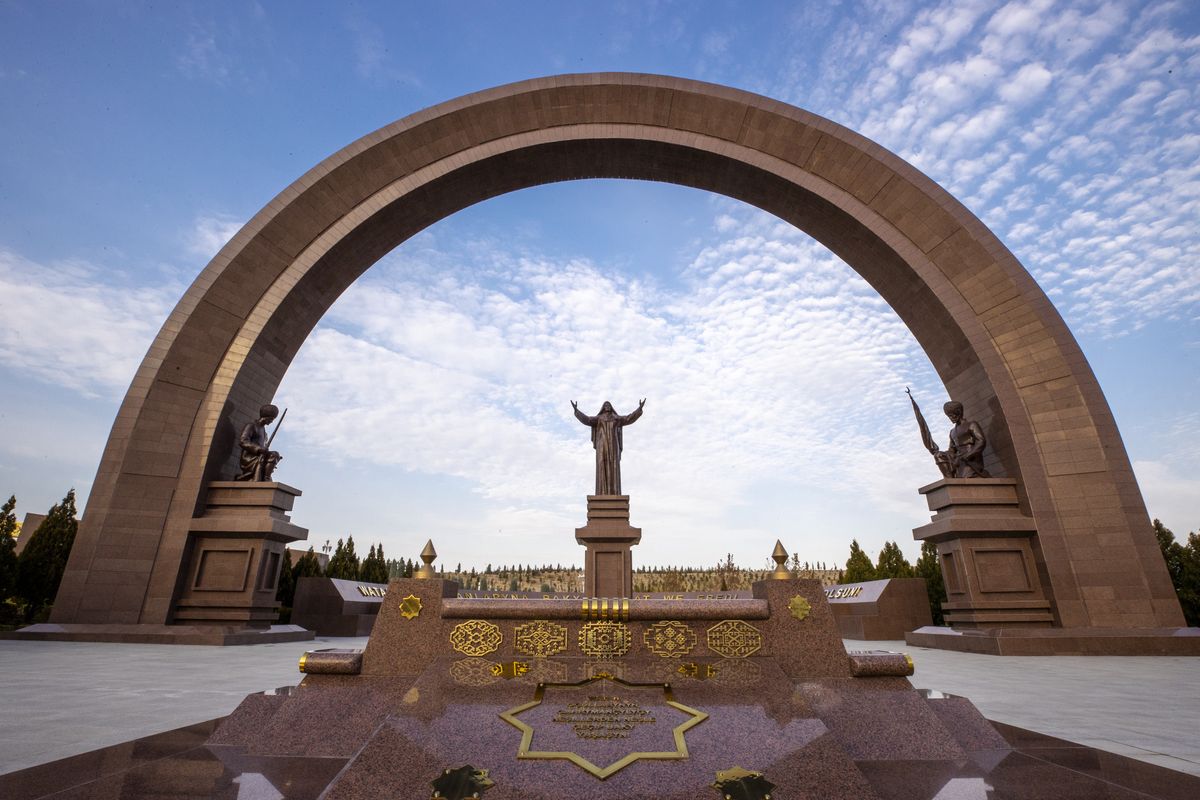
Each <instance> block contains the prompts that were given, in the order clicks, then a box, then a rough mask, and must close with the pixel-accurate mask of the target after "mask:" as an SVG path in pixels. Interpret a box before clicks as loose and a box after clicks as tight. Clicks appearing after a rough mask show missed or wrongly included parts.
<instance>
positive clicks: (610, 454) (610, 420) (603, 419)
mask: <svg viewBox="0 0 1200 800" xmlns="http://www.w3.org/2000/svg"><path fill="white" fill-rule="evenodd" d="M609 408H611V406H609ZM641 415H642V409H641V407H640V406H639V407H638V409H637V410H636V411H634V412H633V413H632V414H626V415H624V416H621V415H620V414H617V413H616V412H615V411H601V412H600V413H599V414H597V415H596V416H594V417H589V416H588V415H587V414H584V413H583V412H582V411H580V410H579V409H578V408H577V409H575V417H576V418H577V419H578V420H579V421H580V422H582V423H583V424H584V425H587V426H588V427H590V428H591V429H592V447H594V448H595V449H596V494H620V493H621V450H622V449H623V448H624V441H623V439H622V436H621V429H622V428H624V427H625V426H626V425H632V424H633V423H634V422H636V421H637V418H638V417H640V416H641Z"/></svg>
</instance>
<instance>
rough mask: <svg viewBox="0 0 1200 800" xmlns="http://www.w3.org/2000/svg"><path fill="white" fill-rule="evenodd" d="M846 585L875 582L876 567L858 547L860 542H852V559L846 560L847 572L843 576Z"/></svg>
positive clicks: (855, 540)
mask: <svg viewBox="0 0 1200 800" xmlns="http://www.w3.org/2000/svg"><path fill="white" fill-rule="evenodd" d="M843 578H844V580H843V582H844V583H861V582H862V581H873V580H875V567H874V566H873V565H872V564H871V559H870V558H869V557H868V556H867V554H866V553H864V552H863V550H862V548H861V547H859V545H858V540H857V539H853V540H851V542H850V557H849V558H847V559H846V571H845V573H844V574H843Z"/></svg>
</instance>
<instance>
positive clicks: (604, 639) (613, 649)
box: [579, 622, 632, 658]
mask: <svg viewBox="0 0 1200 800" xmlns="http://www.w3.org/2000/svg"><path fill="white" fill-rule="evenodd" d="M631 638H632V637H631V636H630V635H629V626H628V625H626V624H625V623H624V622H589V623H587V624H585V625H584V626H583V627H582V628H580V629H579V649H580V650H582V651H583V653H584V655H587V656H591V657H592V658H604V657H606V656H609V657H611V656H623V655H625V654H626V653H628V652H629V645H630V644H631V641H630V640H631Z"/></svg>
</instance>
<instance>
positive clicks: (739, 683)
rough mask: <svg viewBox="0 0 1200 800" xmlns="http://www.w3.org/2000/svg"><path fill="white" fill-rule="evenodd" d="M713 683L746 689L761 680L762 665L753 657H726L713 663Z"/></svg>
mask: <svg viewBox="0 0 1200 800" xmlns="http://www.w3.org/2000/svg"><path fill="white" fill-rule="evenodd" d="M710 669H712V671H713V673H714V674H713V675H712V680H713V683H715V684H717V685H718V686H724V687H726V688H730V689H732V688H738V689H748V688H750V687H751V686H757V685H758V684H759V683H761V682H762V667H760V666H759V665H758V664H757V663H756V662H755V659H753V658H726V659H723V660H721V661H718V662H717V663H716V664H713V665H712V666H711V667H710Z"/></svg>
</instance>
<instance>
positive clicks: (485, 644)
mask: <svg viewBox="0 0 1200 800" xmlns="http://www.w3.org/2000/svg"><path fill="white" fill-rule="evenodd" d="M503 641H504V635H503V634H501V633H500V628H499V627H498V626H496V625H493V624H492V623H490V622H486V621H484V620H482V619H469V620H467V621H466V622H460V623H459V624H457V625H455V626H454V630H452V631H451V632H450V645H451V646H452V647H453V648H454V649H455V650H457V651H458V652H460V653H462V654H464V655H468V656H486V655H487V654H488V653H494V652H496V651H497V650H499V649H500V643H501V642H503Z"/></svg>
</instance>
